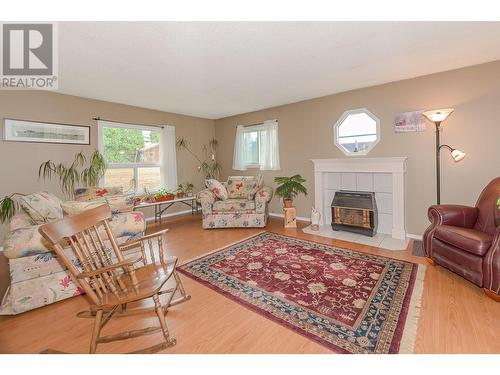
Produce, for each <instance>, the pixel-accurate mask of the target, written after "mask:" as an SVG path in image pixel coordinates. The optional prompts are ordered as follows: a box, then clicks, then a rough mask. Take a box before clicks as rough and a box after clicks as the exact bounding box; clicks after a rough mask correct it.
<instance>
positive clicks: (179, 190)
mask: <svg viewBox="0 0 500 375" xmlns="http://www.w3.org/2000/svg"><path fill="white" fill-rule="evenodd" d="M185 195H186V188H185V187H184V185H182V184H179V186H178V187H177V194H176V197H177V198H184V196H185Z"/></svg>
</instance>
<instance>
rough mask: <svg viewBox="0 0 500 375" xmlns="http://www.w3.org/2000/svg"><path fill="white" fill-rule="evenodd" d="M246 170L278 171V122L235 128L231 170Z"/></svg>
mask: <svg viewBox="0 0 500 375" xmlns="http://www.w3.org/2000/svg"><path fill="white" fill-rule="evenodd" d="M248 168H258V169H260V170H263V171H276V170H279V169H280V158H279V144H278V121H276V120H270V121H264V122H263V123H262V124H258V125H252V126H243V125H238V126H237V127H236V139H235V142H234V155H233V169H235V170H239V171H245V170H247V169H248Z"/></svg>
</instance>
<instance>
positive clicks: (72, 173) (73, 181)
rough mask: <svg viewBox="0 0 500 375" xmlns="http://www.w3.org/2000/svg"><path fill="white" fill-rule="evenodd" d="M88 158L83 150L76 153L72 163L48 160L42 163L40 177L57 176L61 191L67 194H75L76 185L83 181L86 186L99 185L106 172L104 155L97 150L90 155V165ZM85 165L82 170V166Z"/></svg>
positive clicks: (50, 177)
mask: <svg viewBox="0 0 500 375" xmlns="http://www.w3.org/2000/svg"><path fill="white" fill-rule="evenodd" d="M86 164H87V158H86V157H85V155H84V154H83V152H79V153H78V154H76V155H75V159H74V160H73V162H72V163H71V165H69V166H67V165H65V164H63V163H59V164H56V163H54V162H53V161H52V160H47V161H45V162H43V163H42V164H40V167H39V168H38V177H39V178H43V179H44V180H47V179H48V180H50V179H52V178H53V177H57V178H58V180H59V186H60V188H61V191H62V192H63V193H64V194H66V195H67V196H69V197H71V196H73V192H74V190H75V187H76V186H77V185H78V184H79V183H80V182H82V183H83V184H84V185H85V186H97V184H98V183H99V180H100V179H101V178H102V177H103V176H104V173H105V172H106V162H105V160H104V157H103V156H102V155H101V154H100V153H99V151H97V150H95V151H94V152H93V153H92V155H91V156H90V159H89V162H88V165H87V166H86V167H85V165H86ZM82 167H84V168H83V169H82V170H81V171H80V168H82Z"/></svg>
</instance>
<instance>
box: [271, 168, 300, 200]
mask: <svg viewBox="0 0 500 375" xmlns="http://www.w3.org/2000/svg"><path fill="white" fill-rule="evenodd" d="M274 182H276V183H277V184H278V187H277V188H276V195H277V196H279V197H282V198H283V203H285V206H286V207H289V206H291V201H292V200H293V199H294V198H296V197H297V195H299V194H304V195H307V189H306V187H305V186H304V185H303V184H304V182H306V180H305V179H303V178H302V176H301V175H300V174H296V175H294V176H291V177H275V178H274Z"/></svg>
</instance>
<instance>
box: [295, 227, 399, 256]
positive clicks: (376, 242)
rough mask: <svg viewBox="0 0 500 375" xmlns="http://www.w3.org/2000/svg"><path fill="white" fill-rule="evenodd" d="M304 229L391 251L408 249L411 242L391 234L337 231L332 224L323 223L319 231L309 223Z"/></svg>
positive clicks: (315, 233)
mask: <svg viewBox="0 0 500 375" xmlns="http://www.w3.org/2000/svg"><path fill="white" fill-rule="evenodd" d="M302 230H303V232H304V233H307V234H313V235H316V236H322V237H328V238H333V239H337V240H342V241H349V242H354V243H359V244H363V245H368V246H374V247H380V248H382V249H386V250H391V251H402V250H406V248H407V247H408V242H409V240H408V239H404V240H400V239H397V238H392V237H391V236H390V235H388V234H383V233H377V234H376V235H375V236H373V237H368V236H364V235H362V234H357V233H351V232H344V231H335V230H333V229H332V227H331V225H323V226H321V227H320V228H319V230H317V231H315V230H312V229H311V226H310V225H309V226H307V227H305V228H304V229H302Z"/></svg>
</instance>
